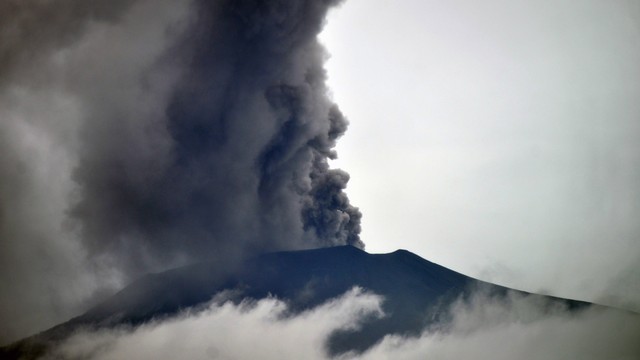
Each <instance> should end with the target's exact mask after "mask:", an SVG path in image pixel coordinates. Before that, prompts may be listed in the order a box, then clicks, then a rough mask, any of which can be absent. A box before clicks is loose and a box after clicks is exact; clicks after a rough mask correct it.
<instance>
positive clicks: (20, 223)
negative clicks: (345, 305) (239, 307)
mask: <svg viewBox="0 0 640 360" xmlns="http://www.w3.org/2000/svg"><path fill="white" fill-rule="evenodd" d="M336 2H337V1H328V0H308V1H296V0H281V1H259V0H255V1H242V0H241V1H238V0H219V1H193V2H176V1H168V0H166V1H150V0H149V1H143V0H140V1H128V2H127V1H116V2H113V1H92V2H84V1H62V2H60V3H59V4H56V5H55V6H54V5H52V4H51V3H49V2H42V1H9V2H6V3H3V5H2V8H4V9H3V10H2V11H0V13H2V15H0V16H2V21H1V22H0V23H1V24H2V25H0V31H1V33H0V39H2V41H0V44H1V45H0V52H1V53H0V104H1V105H0V117H1V118H2V121H1V122H0V154H2V155H0V175H1V176H0V179H1V182H0V242H1V243H0V247H1V249H0V253H1V255H0V257H1V260H2V261H0V263H1V264H2V265H1V267H2V268H1V271H0V273H1V274H2V275H1V277H0V296H1V299H0V303H1V304H2V306H0V308H1V309H2V310H1V311H0V323H4V324H13V325H11V326H13V327H14V328H13V329H10V330H4V329H3V331H2V334H0V340H2V339H4V338H8V337H11V336H15V334H16V333H17V332H20V331H23V332H25V331H33V330H35V329H36V328H37V327H38V326H41V325H42V324H41V323H40V322H43V321H44V322H51V321H59V320H60V316H68V315H69V314H71V313H73V312H77V308H76V307H81V304H82V302H81V301H79V300H78V299H85V300H86V298H88V297H90V296H91V294H96V291H97V290H98V289H99V288H100V285H95V284H96V283H98V284H103V283H106V280H105V278H104V276H105V274H107V272H106V271H107V270H106V269H109V270H108V273H109V274H110V279H111V281H112V282H115V283H118V284H119V281H123V280H124V281H126V280H127V279H129V278H130V277H132V276H137V275H139V274H141V273H143V272H147V271H151V270H158V269H161V268H166V267H169V266H173V265H177V264H179V263H185V262H189V261H195V260H199V259H213V260H216V261H219V262H221V263H222V264H223V265H224V264H227V263H228V261H233V260H234V259H239V258H241V257H242V256H245V255H247V254H252V253H256V252H259V251H267V250H280V249H300V248H311V247H321V246H331V245H341V244H351V245H355V246H358V247H363V246H364V245H363V243H362V242H361V241H360V239H359V236H358V234H359V231H360V226H359V221H360V212H359V211H358V209H357V208H355V207H353V206H352V205H350V204H349V200H348V199H347V197H346V195H345V194H344V192H343V190H344V188H345V186H346V183H347V181H348V179H349V177H348V175H347V174H346V173H344V172H342V171H340V170H334V169H330V168H329V166H328V164H327V160H328V159H331V158H334V157H335V156H336V155H335V153H334V151H333V150H332V148H333V147H334V145H335V142H336V139H337V138H338V137H340V136H341V135H342V134H343V133H344V131H345V129H346V127H347V122H346V120H345V118H344V117H343V116H342V114H341V113H340V111H339V109H338V108H337V107H336V105H335V104H333V103H332V102H331V101H330V99H329V98H328V97H327V89H326V87H325V72H324V70H323V67H322V65H323V61H324V59H325V57H326V54H325V52H324V50H323V48H322V47H321V46H320V44H319V43H318V40H317V38H316V37H317V34H318V33H319V31H320V30H321V27H322V25H323V22H324V18H325V15H326V13H327V10H328V8H329V7H331V6H332V5H334V4H335V3H336ZM118 279H120V280H118ZM74 306H75V307H74ZM34 309H35V310H34ZM27 311H30V312H34V311H35V314H34V315H33V316H32V318H29V316H22V315H23V314H24V313H26V312H27ZM40 313H47V314H51V315H48V316H49V318H45V319H44V320H43V319H42V317H41V316H40V315H38V314H40ZM11 314H16V315H15V316H16V317H20V319H15V318H13V315H11ZM8 327H9V326H8ZM8 327H7V328H8Z"/></svg>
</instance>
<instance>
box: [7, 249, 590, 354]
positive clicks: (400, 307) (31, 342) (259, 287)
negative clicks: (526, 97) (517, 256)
mask: <svg viewBox="0 0 640 360" xmlns="http://www.w3.org/2000/svg"><path fill="white" fill-rule="evenodd" d="M354 286H360V287H362V288H364V289H367V290H369V291H371V292H374V293H376V294H379V295H382V296H384V298H385V301H384V303H383V310H384V311H385V314H387V316H385V317H383V318H381V319H377V318H372V319H368V320H367V321H366V322H365V324H364V326H363V328H362V329H361V330H343V331H338V332H336V333H334V334H333V335H332V336H331V338H330V339H329V342H328V346H329V351H330V352H331V353H333V354H336V353H341V352H344V351H349V350H355V351H361V350H364V349H366V348H368V347H370V346H371V345H373V344H374V343H375V342H377V341H378V340H380V339H381V338H382V337H384V336H385V335H386V334H391V333H402V334H418V333H419V332H420V331H421V330H422V329H423V328H424V327H425V326H427V325H429V324H430V323H434V322H437V321H438V320H440V319H441V318H442V316H443V315H446V312H445V310H447V309H448V307H449V305H450V304H451V302H452V301H454V300H455V299H457V298H459V297H466V296H469V294H470V293H471V292H472V291H473V290H475V289H477V288H483V290H484V291H488V292H489V293H492V294H494V295H495V296H502V295H505V294H506V292H507V291H508V290H509V289H507V288H504V287H501V286H497V285H492V284H489V283H485V282H482V281H479V280H475V279H473V278H470V277H468V276H465V275H462V274H459V273H457V272H455V271H452V270H449V269H447V268H445V267H442V266H440V265H437V264H434V263H431V262H429V261H427V260H424V259H422V258H420V257H419V256H417V255H415V254H412V253H410V252H408V251H406V250H398V251H395V252H393V253H389V254H368V253H366V252H364V251H362V250H360V249H357V248H355V247H352V246H341V247H333V248H323V249H316V250H305V251H293V252H279V253H270V254H265V255H261V256H258V257H255V258H253V259H250V260H248V261H246V262H245V263H244V264H243V266H242V267H241V268H238V269H234V270H231V269H224V270H220V269H218V267H217V266H216V264H215V263H200V264H195V265H191V266H186V267H182V268H177V269H173V270H169V271H166V272H162V273H157V274H150V275H147V276H145V277H143V278H141V279H139V280H137V281H135V282H134V283H132V284H131V285H129V286H127V287H126V288H124V289H123V290H122V291H120V292H119V293H117V294H115V295H114V296H112V297H111V298H109V299H107V300H106V301H104V302H103V303H102V304H100V305H98V306H96V307H94V308H92V309H90V310H89V311H87V312H86V313H85V314H83V315H81V316H78V317H76V318H73V319H71V320H70V321H68V322H66V323H64V324H61V325H58V326H56V327H54V328H52V329H50V330H47V331H45V332H43V333H40V334H38V335H36V336H33V337H31V338H28V339H25V340H22V341H20V342H18V343H15V344H13V345H11V346H10V347H7V348H5V349H3V350H2V351H3V352H0V355H4V356H3V358H4V357H17V354H20V353H22V354H23V355H24V354H30V355H29V356H35V355H37V354H40V353H42V352H43V351H44V350H45V349H46V347H47V346H49V345H50V344H51V343H55V342H56V341H59V340H61V339H63V338H65V337H66V336H68V334H70V333H71V332H72V331H73V330H74V329H77V328H78V327H80V326H90V327H110V326H115V325H119V324H131V325H136V324H140V323H143V322H145V321H148V320H150V319H152V318H158V317H163V316H170V315H172V314H175V313H176V312H178V311H180V310H182V309H185V308H190V307H193V306H197V305H199V304H206V303H207V302H208V301H210V300H211V299H212V297H213V296H214V295H216V294H218V293H220V292H221V291H224V290H230V291H228V292H226V293H225V296H226V298H225V299H226V300H230V301H235V302H239V301H241V300H242V299H246V298H254V299H259V298H264V297H266V296H270V295H271V296H276V297H278V298H281V299H284V300H286V301H287V302H288V304H289V308H290V310H291V311H292V312H294V313H295V312H299V311H302V310H305V309H309V308H312V307H315V306H317V305H319V304H321V303H323V302H325V301H327V300H329V299H331V298H334V297H337V296H339V295H341V294H343V293H345V292H346V291H348V290H349V289H351V288H352V287H354ZM531 296H537V297H541V298H545V299H548V300H549V304H550V306H552V305H557V304H558V303H560V304H561V305H563V306H567V307H569V308H575V307H582V306H586V305H588V304H587V303H583V302H578V301H572V300H564V299H557V298H552V297H546V296H542V295H531Z"/></svg>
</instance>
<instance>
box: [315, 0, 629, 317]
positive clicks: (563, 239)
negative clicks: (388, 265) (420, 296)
mask: <svg viewBox="0 0 640 360" xmlns="http://www.w3.org/2000/svg"><path fill="white" fill-rule="evenodd" d="M322 37H323V41H324V42H325V44H326V46H327V47H328V50H329V52H330V53H331V58H330V60H329V62H328V70H329V85H330V87H331V88H332V91H333V95H334V99H335V101H336V102H337V103H338V104H339V105H340V107H341V109H342V110H343V112H344V113H345V115H346V116H347V117H348V118H349V119H350V121H351V127H350V131H349V132H348V133H347V135H346V136H345V137H344V138H343V139H342V141H341V142H340V143H339V144H338V154H339V156H340V158H339V159H338V161H336V162H334V165H335V166H338V167H340V168H343V169H347V170H348V171H349V172H350V174H351V182H350V183H349V188H348V193H349V195H350V197H351V199H352V201H353V202H354V203H355V204H356V205H357V206H359V207H360V208H361V210H362V212H363V221H362V224H363V232H362V236H363V239H364V240H365V242H366V244H367V250H368V251H370V252H371V251H373V252H380V251H390V250H394V249H396V248H406V249H410V250H411V251H414V252H416V253H418V254H419V255H421V256H423V257H425V258H427V259H430V260H432V261H435V262H438V263H440V264H443V265H445V266H448V267H450V268H453V269H456V270H459V271H461V272H464V273H466V274H469V275H472V276H476V277H480V278H482V279H486V280H491V281H495V282H498V283H501V284H506V285H509V286H512V287H516V288H523V289H528V290H538V291H539V290H542V291H548V292H552V293H554V294H557V295H562V296H567V297H575V298H581V299H587V300H592V301H594V300H595V301H604V302H607V303H613V304H617V305H622V306H625V307H631V308H635V309H640V221H639V220H640V185H639V184H640V101H638V99H640V66H638V64H640V3H638V2H637V1H591V0H590V1H566V0H565V1H549V0H543V1H499V0H491V1H483V2H477V1H464V0H455V1H446V2H443V1H414V0H402V1H385V0H379V1H365V0H351V1H348V2H346V3H345V4H344V5H343V6H342V7H341V8H339V9H336V10H334V11H333V12H332V13H331V15H330V17H329V22H328V27H327V28H326V29H325V31H324V33H323V35H322Z"/></svg>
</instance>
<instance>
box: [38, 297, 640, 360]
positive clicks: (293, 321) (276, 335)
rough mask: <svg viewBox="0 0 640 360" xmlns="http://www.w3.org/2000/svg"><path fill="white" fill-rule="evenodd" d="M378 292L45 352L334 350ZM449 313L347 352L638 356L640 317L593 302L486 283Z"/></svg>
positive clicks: (275, 304)
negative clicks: (553, 300)
mask: <svg viewBox="0 0 640 360" xmlns="http://www.w3.org/2000/svg"><path fill="white" fill-rule="evenodd" d="M381 301H382V299H381V297H379V296H376V295H374V294H370V293H366V292H363V291H362V290H361V289H357V288H355V289H353V290H351V291H349V292H347V293H346V294H345V295H343V296H341V297H340V298H337V299H335V300H332V301H329V302H327V303H325V304H323V305H321V306H319V307H317V308H315V309H312V310H309V311H306V312H303V313H301V314H299V315H295V316H287V315H286V314H287V306H286V305H285V304H284V303H283V302H281V301H279V300H276V299H263V300H260V301H257V302H253V303H242V304H240V305H233V304H231V303H225V304H219V303H215V302H212V304H211V305H210V306H209V307H207V308H206V309H205V310H203V311H200V312H185V313H183V314H181V315H179V316H177V317H174V318H171V319H168V320H164V321H154V322H151V323H149V324H146V325H143V326H140V327H138V328H136V329H118V330H103V331H93V332H84V333H78V334H76V335H75V336H73V337H72V338H70V339H69V340H67V341H66V342H65V343H63V344H62V345H61V346H59V347H58V348H57V349H55V351H54V352H51V353H50V354H48V356H47V357H45V359H52V358H59V357H62V358H90V359H101V360H102V359H134V358H135V359H327V358H329V356H328V355H327V353H326V351H325V347H324V345H325V341H326V339H327V337H328V336H329V334H331V333H332V332H333V331H334V330H337V329H344V328H347V327H354V326H358V322H359V321H360V320H362V319H363V318H364V317H365V316H367V315H371V314H375V315H381V310H380V304H381ZM451 315H452V319H451V322H449V323H447V324H445V325H441V326H438V327H435V328H432V329H430V330H427V331H425V333H424V334H423V335H422V336H420V337H416V338H403V337H399V336H388V337H386V338H385V339H384V340H383V341H382V342H381V343H379V344H378V345H377V346H375V347H374V348H372V349H370V350H369V351H368V352H366V353H365V354H360V355H355V354H344V355H342V356H340V358H343V359H356V358H357V359H360V358H361V359H366V360H376V359H425V358H428V359H521V360H533V359H541V360H542V359H544V360H549V359H582V360H596V359H607V360H610V359H620V360H622V359H629V360H631V359H637V358H638V356H639V355H640V344H639V343H638V342H637V341H636V340H637V338H638V335H639V334H640V317H639V316H637V315H632V314H628V313H623V312H616V311H611V310H605V309H593V310H587V311H584V312H578V313H568V312H566V310H565V309H563V308H561V307H557V306H556V307H554V306H551V307H550V306H549V304H548V303H546V302H545V301H542V300H540V298H531V297H522V296H519V295H511V296H509V297H508V298H506V299H502V300H497V299H495V298H491V297H489V296H487V295H486V294H482V293H479V294H477V295H476V296H474V297H473V298H472V300H471V301H469V302H461V301H460V302H457V303H455V304H453V305H452V307H451Z"/></svg>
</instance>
